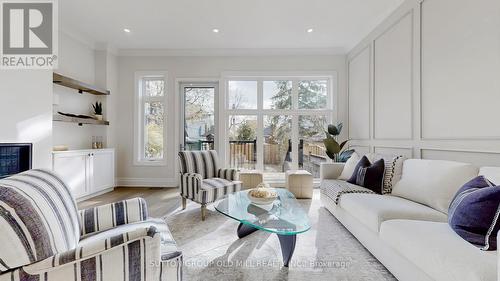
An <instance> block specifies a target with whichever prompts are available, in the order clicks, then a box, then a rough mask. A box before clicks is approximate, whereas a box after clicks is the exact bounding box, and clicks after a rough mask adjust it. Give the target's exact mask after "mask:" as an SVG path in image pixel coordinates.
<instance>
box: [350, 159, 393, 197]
mask: <svg viewBox="0 0 500 281" xmlns="http://www.w3.org/2000/svg"><path fill="white" fill-rule="evenodd" d="M384 171H385V162H384V159H380V160H378V161H376V162H375V163H373V164H372V163H370V160H368V158H367V157H366V156H363V158H361V160H360V161H359V163H358V165H356V168H355V169H354V173H353V174H352V176H351V178H350V179H348V180H347V182H349V183H352V184H356V185H360V186H363V187H365V188H368V189H370V190H372V191H374V192H376V193H378V194H382V186H383V182H384Z"/></svg>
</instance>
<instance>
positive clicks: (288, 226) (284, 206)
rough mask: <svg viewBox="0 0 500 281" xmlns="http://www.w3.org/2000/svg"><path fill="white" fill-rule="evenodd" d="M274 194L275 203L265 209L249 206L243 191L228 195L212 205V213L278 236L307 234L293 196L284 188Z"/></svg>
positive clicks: (252, 204) (307, 219) (304, 217)
mask: <svg viewBox="0 0 500 281" xmlns="http://www.w3.org/2000/svg"><path fill="white" fill-rule="evenodd" d="M274 190H275V191H276V193H277V194H278V199H276V200H274V202H273V203H272V204H269V205H257V204H254V203H252V202H251V201H250V199H249V198H248V191H249V190H244V191H238V192H236V193H233V194H229V195H228V196H227V197H226V198H224V199H222V200H221V201H219V202H218V203H217V204H216V206H215V209H216V210H217V211H219V212H220V213H222V214H224V215H226V216H228V217H230V218H232V219H235V220H237V221H239V222H240V223H242V224H246V225H249V226H252V227H254V228H257V229H260V230H264V231H268V232H273V233H277V234H280V235H294V234H298V233H302V232H305V231H307V230H309V228H311V226H310V224H309V218H308V217H307V214H306V213H305V212H304V210H303V209H302V207H301V206H300V204H299V202H298V201H297V199H295V196H293V194H292V193H290V192H289V191H288V190H286V189H284V188H276V189H274Z"/></svg>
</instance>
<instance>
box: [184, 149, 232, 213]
mask: <svg viewBox="0 0 500 281" xmlns="http://www.w3.org/2000/svg"><path fill="white" fill-rule="evenodd" d="M218 159H219V157H218V156H217V152H216V151H215V150H204V151H181V152H179V165H180V193H181V197H182V209H185V208H186V200H187V199H189V200H192V201H194V202H196V203H199V204H201V220H202V221H204V220H205V216H206V207H207V204H208V203H212V202H215V201H217V200H218V199H220V198H222V197H224V196H226V195H227V194H231V193H234V192H236V191H239V190H241V182H240V181H238V178H239V175H238V172H237V171H236V170H235V169H221V168H219V164H218Z"/></svg>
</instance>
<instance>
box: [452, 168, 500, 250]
mask: <svg viewBox="0 0 500 281" xmlns="http://www.w3.org/2000/svg"><path fill="white" fill-rule="evenodd" d="M499 214H500V186H495V185H494V184H492V183H491V182H490V181H489V180H487V179H486V178H485V177H484V176H479V177H476V178H474V179H473V180H471V181H469V182H468V183H466V184H465V185H464V186H462V187H461V188H460V189H459V190H458V192H457V194H456V195H455V197H454V198H453V200H452V201H451V204H450V208H449V210H448V223H449V224H450V226H451V228H452V229H453V230H454V231H455V232H456V233H457V234H458V235H459V236H460V237H462V238H463V239H465V240H466V241H468V242H469V243H471V244H473V245H475V246H477V247H480V248H481V250H485V251H489V250H496V248H497V240H496V236H497V232H498V229H499V228H500V219H499V218H498V217H499Z"/></svg>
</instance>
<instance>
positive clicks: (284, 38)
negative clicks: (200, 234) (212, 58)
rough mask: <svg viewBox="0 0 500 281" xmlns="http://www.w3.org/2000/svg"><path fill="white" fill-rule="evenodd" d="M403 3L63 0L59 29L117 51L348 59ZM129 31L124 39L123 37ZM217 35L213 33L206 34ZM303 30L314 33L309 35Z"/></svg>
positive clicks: (390, 0) (372, 0) (369, 0)
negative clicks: (307, 52)
mask: <svg viewBox="0 0 500 281" xmlns="http://www.w3.org/2000/svg"><path fill="white" fill-rule="evenodd" d="M402 2H403V0H177V1H174V0H142V1H138V0H63V1H59V15H60V17H59V22H60V23H59V25H60V27H61V29H62V30H63V31H65V32H67V33H74V34H80V35H81V36H83V37H85V38H87V39H88V40H91V41H93V42H92V43H99V44H101V43H105V44H108V45H109V46H113V47H114V48H118V49H254V48H257V49H266V48H267V49H282V48H286V49H292V48H297V49H310V48H322V49H325V48H328V49H329V48H332V49H336V50H341V51H343V52H346V51H348V50H350V49H351V48H352V47H354V46H355V44H357V43H358V42H359V41H360V40H361V39H363V37H364V36H366V35H367V34H368V33H369V32H370V31H371V30H372V29H373V28H374V27H375V26H376V25H377V24H378V23H380V22H381V21H382V20H383V19H384V18H385V17H387V16H388V15H389V14H390V13H391V12H392V11H394V10H395V9H396V8H397V7H398V6H399V5H400V4H401V3H402ZM124 28H129V29H130V30H131V32H130V33H125V32H124V31H123V29H124ZM213 28H218V29H219V30H220V32H219V33H213V32H212V29H213ZM308 28H313V29H314V32H312V33H307V32H306V30H307V29H308Z"/></svg>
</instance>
